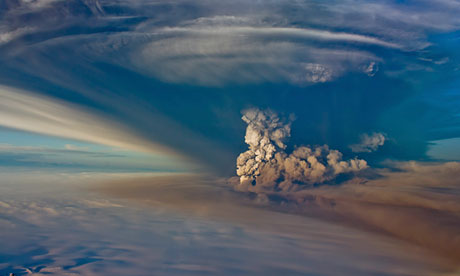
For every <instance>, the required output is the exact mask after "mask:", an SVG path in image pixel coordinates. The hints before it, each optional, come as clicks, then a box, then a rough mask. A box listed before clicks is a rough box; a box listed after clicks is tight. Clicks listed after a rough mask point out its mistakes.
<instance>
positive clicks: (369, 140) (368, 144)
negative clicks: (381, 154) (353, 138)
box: [350, 132, 387, 152]
mask: <svg viewBox="0 0 460 276" xmlns="http://www.w3.org/2000/svg"><path fill="white" fill-rule="evenodd" d="M386 140H387V137H386V135H385V134H383V133H379V132H373V133H371V134H367V133H364V134H362V135H361V141H360V143H359V144H354V145H351V146H350V148H351V150H352V151H353V152H373V151H376V150H377V149H378V148H379V147H380V146H383V144H385V141H386Z"/></svg>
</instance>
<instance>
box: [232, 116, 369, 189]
mask: <svg viewBox="0 0 460 276" xmlns="http://www.w3.org/2000/svg"><path fill="white" fill-rule="evenodd" d="M242 119H243V121H245V122H246V123H247V124H248V126H247V128H246V136H245V142H246V144H248V145H249V149H248V150H247V151H246V152H243V153H241V154H240V155H239V156H238V159H237V175H238V176H239V177H240V181H239V183H238V184H237V185H236V189H237V190H240V191H251V192H256V193H260V192H262V193H263V192H273V191H282V192H289V191H297V190H300V189H302V188H305V187H309V186H312V185H313V184H319V183H324V182H327V181H331V180H333V179H335V178H336V177H337V175H339V174H344V173H352V172H357V171H360V170H363V169H365V168H367V167H368V165H367V162H366V161H365V160H361V159H357V158H354V159H350V160H342V153H341V152H339V151H338V150H331V149H329V147H328V146H327V145H324V146H316V147H309V146H300V147H296V148H295V150H294V151H293V152H292V153H289V154H288V153H287V152H286V144H285V142H286V140H287V139H288V138H289V137H290V135H291V124H292V121H293V120H292V118H290V119H289V120H283V119H281V118H279V116H278V115H277V114H276V113H274V112H272V111H270V110H264V111H262V110H259V109H249V110H246V111H244V112H243V117H242Z"/></svg>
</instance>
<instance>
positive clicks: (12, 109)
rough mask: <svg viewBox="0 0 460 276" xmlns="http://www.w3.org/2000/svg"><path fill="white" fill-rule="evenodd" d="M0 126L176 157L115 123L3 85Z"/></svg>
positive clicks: (1, 87) (0, 95) (0, 93)
mask: <svg viewBox="0 0 460 276" xmlns="http://www.w3.org/2000/svg"><path fill="white" fill-rule="evenodd" d="M0 125H1V126H4V127H8V128H12V129H18V130H24V131H29V132H34V133H39V134H44V135H50V136H57V137H63V138H70V139H74V140H79V141H85V142H90V143H96V144H101V145H106V146H112V147H115V148H121V149H127V150H134V151H138V152H145V153H152V154H158V155H171V156H174V154H175V153H174V152H172V151H171V150H168V149H167V148H165V147H163V146H160V145H158V144H155V143H153V142H151V141H148V140H146V139H143V138H142V137H139V136H136V135H135V134H133V132H132V130H130V129H128V128H127V127H125V126H122V125H120V124H118V123H117V122H115V121H112V120H108V119H105V118H102V117H101V116H97V115H94V114H91V113H90V112H89V111H85V110H83V109H81V108H78V107H77V106H74V105H71V104H68V103H64V102H62V101H59V100H55V99H51V98H48V97H43V96H38V95H34V94H30V93H28V92H25V91H21V90H18V89H14V88H11V87H6V86H0ZM176 156H177V157H179V155H176Z"/></svg>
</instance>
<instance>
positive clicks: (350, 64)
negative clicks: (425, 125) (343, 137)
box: [0, 0, 460, 86]
mask: <svg viewBox="0 0 460 276" xmlns="http://www.w3.org/2000/svg"><path fill="white" fill-rule="evenodd" d="M62 2H63V1H32V2H30V3H29V2H27V3H25V2H24V3H22V4H21V5H19V6H17V7H12V8H10V9H6V17H5V18H7V19H8V20H4V21H3V22H0V26H2V27H3V29H4V30H6V31H5V32H4V37H5V39H4V41H5V42H4V44H8V43H9V42H13V44H14V41H16V40H19V41H21V38H22V36H23V35H24V34H31V33H33V32H30V31H27V32H23V31H22V30H27V28H31V27H34V28H36V31H35V32H43V33H46V34H47V35H46V36H44V37H45V39H56V38H59V37H62V35H60V32H61V31H60V30H59V28H57V27H56V24H55V22H53V20H52V19H50V17H44V15H46V14H53V13H57V14H58V15H59V18H61V17H62V21H65V22H68V24H69V25H65V26H63V27H62V28H64V29H65V28H68V27H71V26H72V24H76V25H84V26H86V28H88V30H91V29H92V28H94V30H92V31H89V33H91V34H92V37H91V38H89V39H88V37H86V38H85V39H83V40H84V42H83V41H81V42H75V43H76V44H79V45H81V43H83V44H85V45H86V47H87V48H88V49H91V51H96V52H97V53H98V55H99V56H98V57H97V58H99V59H101V58H102V59H103V60H104V61H105V62H110V63H115V64H118V65H121V66H124V67H126V68H130V69H134V70H136V71H138V72H139V73H141V74H146V75H149V76H152V77H155V78H157V79H160V80H162V81H166V82H172V83H189V84H199V85H204V86H222V85H224V84H228V83H262V82H267V81H268V82H289V83H291V84H295V85H307V84H311V83H318V82H328V81H333V80H335V79H337V78H339V77H340V76H342V75H344V74H346V73H349V72H352V73H357V72H360V73H363V74H367V75H368V76H370V77H372V76H373V75H374V74H375V68H378V67H379V65H381V64H388V63H395V64H397V65H398V66H395V68H399V67H401V66H403V67H405V68H406V69H405V70H429V67H430V66H435V65H436V62H438V61H439V60H438V59H435V60H433V63H432V64H429V63H428V65H427V64H423V65H420V64H419V62H420V60H417V59H410V58H408V56H407V55H405V53H407V52H414V53H417V54H416V55H417V56H419V58H422V59H423V60H430V59H431V57H429V55H430V54H429V52H426V51H425V53H426V54H427V57H426V58H424V57H423V55H424V53H422V52H420V50H422V49H426V48H427V47H428V46H429V45H431V44H432V42H430V41H428V40H427V36H428V34H430V33H436V32H446V31H453V30H455V29H458V28H459V27H460V22H459V20H458V19H456V18H457V17H456V16H454V15H455V14H457V13H458V12H460V11H459V7H458V3H455V2H450V1H435V2H422V3H421V4H420V5H418V6H417V7H414V6H412V5H410V4H405V3H399V4H397V3H391V2H385V3H382V2H369V1H348V2H347V3H346V4H343V3H342V2H340V3H334V2H328V3H308V4H306V3H300V2H298V1H281V2H279V1H278V2H275V1H265V2H264V3H248V2H246V1H241V2H235V3H226V2H223V3H221V2H219V3H217V2H214V1H195V2H189V1H175V2H174V3H170V2H167V1H155V2H151V1H117V2H116V3H108V2H105V1H84V2H79V1H76V0H75V1H71V2H70V3H69V4H68V6H66V5H64V4H63V3H62ZM34 5H38V6H40V7H41V8H36V7H35V8H34ZM70 7H71V8H72V9H70ZM114 7H117V8H118V9H114ZM128 7H129V8H128ZM191 7H192V8H193V9H191ZM66 9H69V11H67V12H62V13H60V12H58V11H60V10H66ZM186 9H187V10H188V11H189V12H187V13H186V14H187V16H185V17H180V16H178V15H177V14H175V13H178V14H182V13H184V12H185V10H186ZM106 10H107V11H106ZM111 10H118V13H116V14H111V12H110V11H111ZM156 10H160V11H161V14H159V13H156V12H155V11H156ZM190 10H191V11H190ZM168 11H171V14H170V13H169V12H168ZM318 11H319V12H318ZM174 12H175V13H174ZM27 14H33V15H34V17H31V19H30V20H18V19H20V18H23V17H24V16H26V15H27ZM168 15H169V16H168ZM305 15H308V16H305ZM136 17H138V18H143V20H138V21H136V20H133V21H129V20H128V19H129V18H136ZM27 18H29V17H27ZM38 18H40V19H44V20H37V19H38ZM88 18H91V19H92V20H91V21H88V20H87V19H88ZM446 19H447V20H446ZM34 20H36V22H35V21H34ZM19 22H21V23H19ZM109 22H114V24H115V25H116V26H119V29H114V30H112V29H111V31H110V32H109V33H107V32H102V33H99V31H97V30H98V28H99V29H105V28H106V27H107V26H108V23H109ZM29 25H30V26H29ZM1 29H2V28H0V30H1ZM12 34H16V35H14V36H12ZM74 35H79V34H74ZM70 36H72V34H71V35H70ZM68 37H69V35H66V36H65V37H62V38H68ZM36 40H37V37H34V42H37V41H36ZM101 40H102V42H101ZM334 42H335V43H334ZM337 42H340V44H341V45H340V46H338V44H337ZM75 43H74V44H75ZM18 45H20V46H21V47H23V46H24V44H23V43H18ZM363 48H364V49H363ZM13 49H14V48H13ZM14 50H16V49H14ZM320 50H321V51H323V54H318V52H319V51H320ZM91 51H89V52H88V53H85V54H91ZM385 52H387V53H388V52H391V53H392V54H395V55H400V58H399V59H398V60H396V59H392V60H387V59H386V58H387V57H388V55H386V54H384V53H385ZM338 53H341V54H338ZM420 55H421V56H420ZM104 56H105V58H104ZM331 56H334V58H331ZM443 58H445V57H440V59H443ZM179 61H180V62H179ZM414 68H418V69H414ZM398 70H399V69H398ZM398 72H399V71H398ZM230 76H231V77H230Z"/></svg>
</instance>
